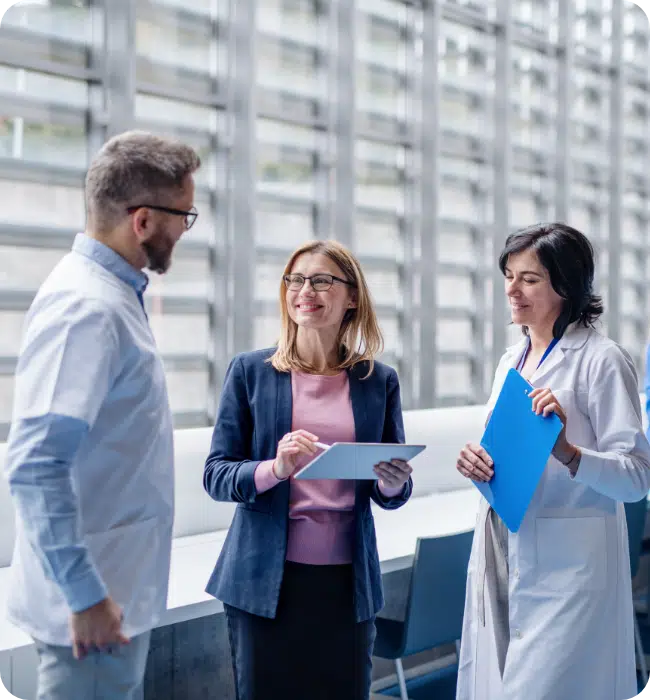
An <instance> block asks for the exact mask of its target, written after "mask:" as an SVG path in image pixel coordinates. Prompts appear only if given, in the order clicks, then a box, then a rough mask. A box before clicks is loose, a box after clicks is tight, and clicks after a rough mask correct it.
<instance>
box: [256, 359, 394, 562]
mask: <svg viewBox="0 0 650 700" xmlns="http://www.w3.org/2000/svg"><path fill="white" fill-rule="evenodd" d="M291 391H292V396H293V412H292V426H291V429H292V430H299V429H301V428H302V429H304V430H307V431H309V432H310V433H313V434H314V435H316V436H317V437H318V439H319V441H320V442H323V443H326V444H328V445H330V444H332V443H334V442H354V441H355V430H354V415H353V413H352V402H351V400H350V384H349V380H348V375H347V372H340V373H339V374H336V375H331V376H326V375H316V374H303V373H301V372H293V373H292V374H291ZM311 459H313V458H312V457H307V456H305V457H304V458H300V459H299V462H298V465H299V468H298V470H297V471H300V469H301V468H302V467H304V466H305V465H306V464H307V463H308V462H310V461H311ZM273 461H274V460H267V461H264V462H261V463H260V464H259V465H258V467H257V469H256V470H255V486H256V488H257V492H258V493H263V492H264V491H267V490H268V489H270V488H273V487H274V486H276V485H277V484H278V483H280V482H279V481H278V480H277V479H276V478H275V476H274V474H273V471H272V467H273ZM355 483H356V482H355V481H352V480H347V479H317V480H309V481H307V480H305V481H302V480H298V481H296V480H295V479H294V478H293V476H292V477H291V480H290V496H289V531H288V541H287V556H286V558H287V560H288V561H293V562H299V563H302V564H321V565H322V564H349V563H351V562H352V548H353V546H354V532H355V523H354V501H355ZM395 492H396V491H395V490H394V489H382V493H384V494H385V495H386V496H392V495H394V494H395ZM397 492H399V489H397Z"/></svg>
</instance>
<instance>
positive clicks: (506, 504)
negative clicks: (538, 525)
mask: <svg viewBox="0 0 650 700" xmlns="http://www.w3.org/2000/svg"><path fill="white" fill-rule="evenodd" d="M532 390H533V387H532V386H531V385H530V384H529V383H528V382H527V381H526V380H525V379H524V378H523V377H522V376H521V374H519V372H517V370H516V369H511V370H510V371H509V372H508V374H507V376H506V379H505V381H504V383H503V387H502V389H501V393H500V394H499V397H498V399H497V402H496V404H495V406H494V410H493V411H492V415H491V416H490V420H489V421H488V424H487V426H486V427H485V432H484V434H483V438H482V440H481V446H482V447H483V448H484V449H485V450H486V451H487V453H488V454H489V455H490V457H492V460H493V461H494V476H493V477H492V479H491V480H490V481H489V482H480V483H479V482H476V481H475V482H473V483H474V484H475V486H476V487H477V488H478V490H479V491H480V492H481V493H482V494H483V496H485V498H486V499H487V501H488V503H489V504H490V505H491V506H492V508H494V510H495V511H496V512H497V514H498V515H499V516H500V518H501V519H502V520H503V522H504V523H505V524H506V526H507V527H508V529H509V530H510V532H517V531H518V530H519V527H520V525H521V521H522V520H523V519H524V515H525V514H526V511H527V510H528V506H529V505H530V502H531V500H532V498H533V494H534V493H535V489H536V488H537V485H538V484H539V481H540V479H541V478H542V474H543V473H544V469H545V467H546V463H547V462H548V458H549V457H550V456H551V452H552V450H553V447H554V446H555V442H556V441H557V438H558V436H559V434H560V433H561V432H562V421H561V420H560V418H559V417H558V416H557V415H555V414H551V415H550V416H548V417H546V418H545V417H544V416H538V415H537V414H535V413H533V411H532V405H533V401H532V399H531V398H530V397H529V396H528V394H529V393H530V392H531V391H532Z"/></svg>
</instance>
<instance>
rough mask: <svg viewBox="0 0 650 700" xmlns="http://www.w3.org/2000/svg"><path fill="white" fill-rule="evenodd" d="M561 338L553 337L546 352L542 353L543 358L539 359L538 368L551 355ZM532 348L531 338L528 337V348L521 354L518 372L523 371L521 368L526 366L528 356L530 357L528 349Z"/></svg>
mask: <svg viewBox="0 0 650 700" xmlns="http://www.w3.org/2000/svg"><path fill="white" fill-rule="evenodd" d="M558 340H559V338H553V340H551V343H550V345H549V346H548V347H547V348H546V350H545V351H544V354H543V355H542V359H541V360H540V361H539V364H538V365H537V369H539V368H540V367H541V366H542V362H544V360H545V359H546V358H547V357H548V356H549V354H550V352H551V350H552V349H553V348H554V347H555V346H556V345H557V341H558ZM529 350H530V338H528V344H527V345H526V349H525V350H524V354H523V355H522V356H521V360H519V363H518V364H517V372H521V370H522V369H523V367H524V364H525V363H526V358H527V357H528V351H529Z"/></svg>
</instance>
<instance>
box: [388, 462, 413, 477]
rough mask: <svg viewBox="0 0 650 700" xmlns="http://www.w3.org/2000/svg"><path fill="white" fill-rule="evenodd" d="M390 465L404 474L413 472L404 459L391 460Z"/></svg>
mask: <svg viewBox="0 0 650 700" xmlns="http://www.w3.org/2000/svg"><path fill="white" fill-rule="evenodd" d="M390 463H391V464H392V465H393V466H394V467H396V468H397V469H399V471H401V472H402V473H404V474H411V473H412V472H413V467H411V465H410V464H409V463H408V462H407V461H406V460H404V459H391V461H390Z"/></svg>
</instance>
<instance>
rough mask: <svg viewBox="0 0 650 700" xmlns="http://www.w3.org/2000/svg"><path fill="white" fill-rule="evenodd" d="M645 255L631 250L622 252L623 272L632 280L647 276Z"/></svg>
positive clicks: (624, 275)
mask: <svg viewBox="0 0 650 700" xmlns="http://www.w3.org/2000/svg"><path fill="white" fill-rule="evenodd" d="M644 267H645V264H644V259H643V256H642V255H640V254H639V253H637V252H633V251H631V250H624V251H622V252H621V274H622V275H623V277H627V278H628V279H632V280H642V279H644V276H645V269H644Z"/></svg>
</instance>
